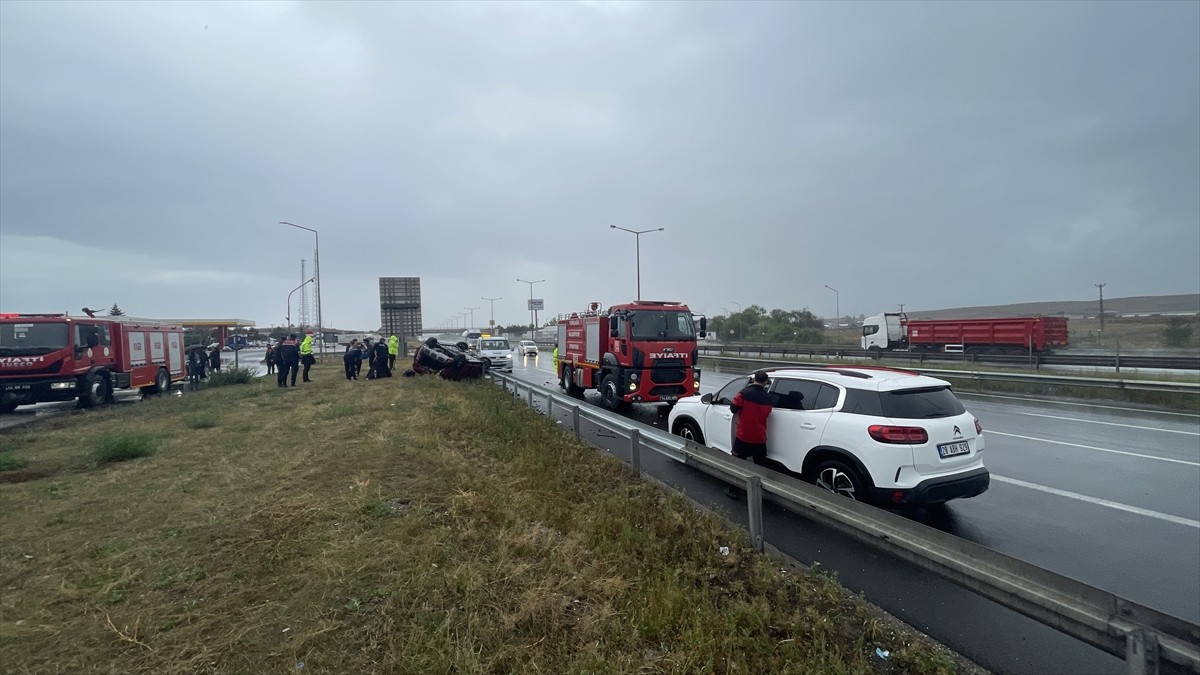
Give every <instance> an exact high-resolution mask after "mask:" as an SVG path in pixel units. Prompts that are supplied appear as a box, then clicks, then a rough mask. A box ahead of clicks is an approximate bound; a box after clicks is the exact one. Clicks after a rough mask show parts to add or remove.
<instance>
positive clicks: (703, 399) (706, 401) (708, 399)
mask: <svg viewBox="0 0 1200 675" xmlns="http://www.w3.org/2000/svg"><path fill="white" fill-rule="evenodd" d="M712 399H713V395H712V394H705V395H703V396H701V397H700V402H701V403H703V404H704V405H709V404H710V403H712Z"/></svg>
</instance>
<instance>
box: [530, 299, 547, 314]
mask: <svg viewBox="0 0 1200 675" xmlns="http://www.w3.org/2000/svg"><path fill="white" fill-rule="evenodd" d="M543 304H544V303H543V302H542V298H530V299H529V301H528V305H529V311H531V312H533V311H538V312H540V311H542V310H544V309H546V308H545V307H544V306H543Z"/></svg>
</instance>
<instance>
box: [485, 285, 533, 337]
mask: <svg viewBox="0 0 1200 675" xmlns="http://www.w3.org/2000/svg"><path fill="white" fill-rule="evenodd" d="M530 290H532V289H530ZM503 299H504V298H480V300H487V301H488V302H490V303H491V304H492V313H491V317H492V319H491V321H488V326H489V327H491V328H495V327H496V301H497V300H503Z"/></svg>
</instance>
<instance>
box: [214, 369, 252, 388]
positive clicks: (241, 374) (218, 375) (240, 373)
mask: <svg viewBox="0 0 1200 675" xmlns="http://www.w3.org/2000/svg"><path fill="white" fill-rule="evenodd" d="M255 379H257V378H255V376H254V371H253V370H250V369H249V368H226V369H225V370H218V371H216V372H212V373H209V374H208V386H209V387H224V386H227V385H231V384H250V383H251V382H253V381H255Z"/></svg>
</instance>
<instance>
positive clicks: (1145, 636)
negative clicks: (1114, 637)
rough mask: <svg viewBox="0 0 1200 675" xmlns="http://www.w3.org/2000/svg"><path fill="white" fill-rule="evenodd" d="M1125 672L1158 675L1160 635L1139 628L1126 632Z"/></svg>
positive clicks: (1137, 674)
mask: <svg viewBox="0 0 1200 675" xmlns="http://www.w3.org/2000/svg"><path fill="white" fill-rule="evenodd" d="M1125 672H1127V673H1129V675H1158V636H1157V635H1155V634H1154V633H1147V632H1146V631H1144V630H1142V629H1140V628H1138V629H1137V630H1131V631H1129V632H1128V633H1126V634H1125Z"/></svg>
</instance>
